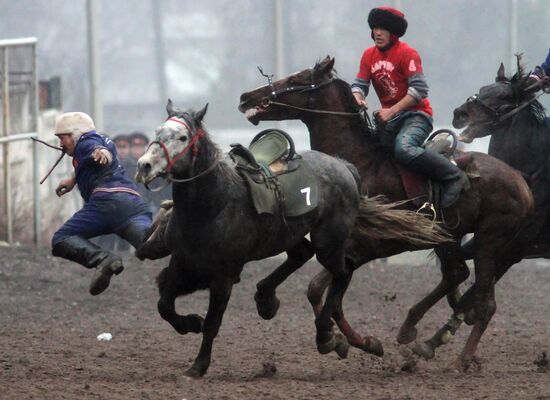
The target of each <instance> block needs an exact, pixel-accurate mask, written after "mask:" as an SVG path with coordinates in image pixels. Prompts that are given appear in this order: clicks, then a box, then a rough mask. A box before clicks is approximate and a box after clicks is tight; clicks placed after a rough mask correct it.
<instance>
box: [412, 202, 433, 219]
mask: <svg viewBox="0 0 550 400" xmlns="http://www.w3.org/2000/svg"><path fill="white" fill-rule="evenodd" d="M424 209H428V211H430V212H431V213H432V215H433V218H432V222H435V220H436V218H437V212H436V211H435V207H434V205H433V203H430V202H429V201H426V202H425V203H424V204H422V205H421V206H420V208H419V209H418V210H416V213H417V214H420V212H421V211H422V210H424Z"/></svg>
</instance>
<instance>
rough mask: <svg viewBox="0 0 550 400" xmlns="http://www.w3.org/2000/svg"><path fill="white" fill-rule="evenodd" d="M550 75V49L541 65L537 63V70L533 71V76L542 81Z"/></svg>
mask: <svg viewBox="0 0 550 400" xmlns="http://www.w3.org/2000/svg"><path fill="white" fill-rule="evenodd" d="M549 76H550V49H548V54H547V55H546V60H544V62H543V63H542V64H541V65H537V66H536V67H535V70H534V71H533V72H532V73H531V76H530V77H531V78H533V79H536V80H538V81H541V80H543V79H544V77H549Z"/></svg>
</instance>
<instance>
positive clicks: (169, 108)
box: [166, 99, 174, 116]
mask: <svg viewBox="0 0 550 400" xmlns="http://www.w3.org/2000/svg"><path fill="white" fill-rule="evenodd" d="M166 112H167V113H168V116H171V115H174V105H173V104H172V100H171V99H168V104H166Z"/></svg>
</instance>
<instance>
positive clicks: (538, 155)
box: [489, 115, 550, 174]
mask: <svg viewBox="0 0 550 400" xmlns="http://www.w3.org/2000/svg"><path fill="white" fill-rule="evenodd" d="M549 136H550V135H549V132H548V128H547V127H545V126H544V125H542V124H535V123H532V122H529V119H526V117H525V116H524V115H521V116H518V117H516V118H514V120H513V121H512V122H511V123H510V124H508V125H507V126H504V127H500V128H497V129H495V130H494V131H493V132H492V136H491V140H490V141H489V154H490V155H492V156H494V157H496V158H498V159H500V160H502V161H504V162H505V163H507V164H508V165H510V166H512V167H513V168H515V169H517V170H519V171H521V172H523V173H525V174H531V173H533V172H535V171H536V170H537V169H539V168H540V167H541V165H542V164H543V163H545V162H546V158H547V156H548V151H549V150H550V141H549V139H548V137H549Z"/></svg>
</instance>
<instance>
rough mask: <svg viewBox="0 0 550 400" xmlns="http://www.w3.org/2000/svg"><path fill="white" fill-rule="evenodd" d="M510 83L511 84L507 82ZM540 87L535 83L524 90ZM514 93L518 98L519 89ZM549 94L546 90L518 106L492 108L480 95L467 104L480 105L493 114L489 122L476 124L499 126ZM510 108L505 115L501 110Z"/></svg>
mask: <svg viewBox="0 0 550 400" xmlns="http://www.w3.org/2000/svg"><path fill="white" fill-rule="evenodd" d="M507 83H509V82H507ZM537 85H538V83H534V84H533V85H530V86H528V87H527V88H525V89H524V90H525V91H527V90H530V89H533V88H535V87H536V86H537ZM514 92H515V97H516V98H518V96H519V95H518V93H517V89H515V88H514ZM545 93H547V92H546V91H545V90H542V91H541V92H540V93H539V94H537V95H536V96H534V97H533V98H531V99H529V100H527V101H526V102H524V103H521V104H518V103H517V102H516V104H515V105H512V104H504V105H502V106H500V107H499V108H494V107H491V106H490V105H488V104H487V103H485V102H483V101H482V100H480V98H479V95H478V94H474V95H473V96H470V97H468V98H467V99H466V103H473V104H477V105H480V106H481V107H483V108H484V109H486V110H487V111H489V113H490V114H491V118H490V119H489V120H487V121H481V122H476V125H498V124H500V123H501V122H503V121H505V120H507V119H508V118H511V117H513V116H514V115H516V114H517V113H518V112H520V111H521V110H523V109H524V108H525V107H528V106H529V105H531V104H532V103H534V102H535V101H537V100H538V98H539V97H540V96H542V95H543V94H545ZM510 107H511V108H512V109H511V110H510V111H508V112H505V113H503V112H502V111H501V110H502V109H510Z"/></svg>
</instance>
